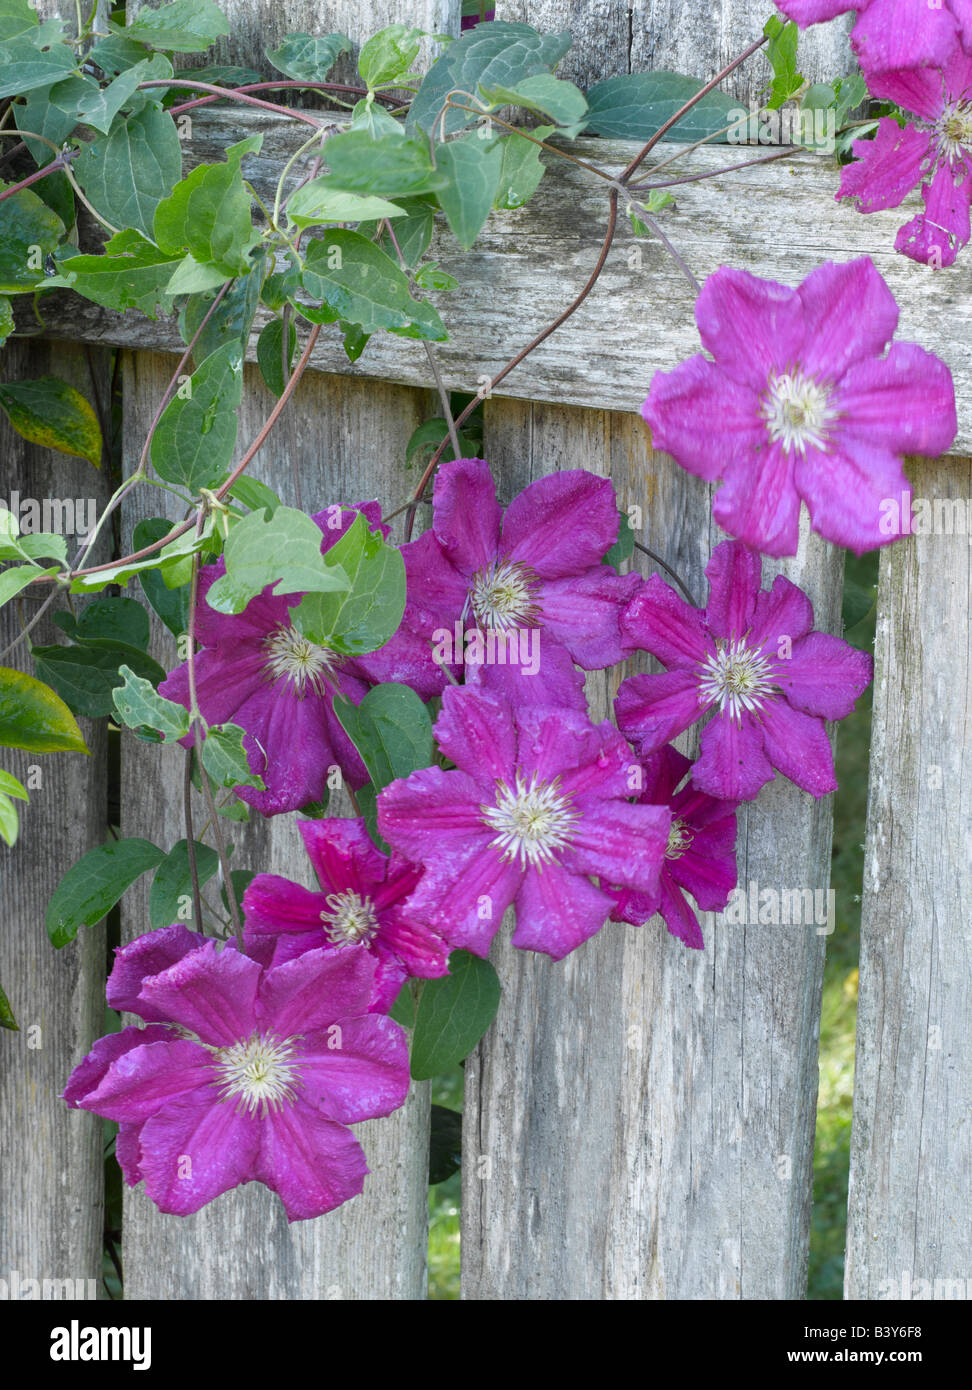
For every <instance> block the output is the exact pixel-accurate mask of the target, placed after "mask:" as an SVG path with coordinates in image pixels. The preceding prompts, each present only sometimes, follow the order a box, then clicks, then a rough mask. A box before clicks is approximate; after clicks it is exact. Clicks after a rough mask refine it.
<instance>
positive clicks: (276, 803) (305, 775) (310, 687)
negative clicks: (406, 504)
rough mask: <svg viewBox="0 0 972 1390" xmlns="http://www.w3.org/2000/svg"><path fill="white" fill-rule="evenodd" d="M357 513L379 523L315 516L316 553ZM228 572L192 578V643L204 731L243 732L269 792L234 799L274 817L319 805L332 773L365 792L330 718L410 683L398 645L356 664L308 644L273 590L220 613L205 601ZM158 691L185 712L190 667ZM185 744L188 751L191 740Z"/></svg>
mask: <svg viewBox="0 0 972 1390" xmlns="http://www.w3.org/2000/svg"><path fill="white" fill-rule="evenodd" d="M358 512H362V513H363V514H364V516H365V518H366V520H367V521H368V524H369V526H371V527H373V528H374V527H377V526H379V525H380V523H381V509H380V507H379V505H378V503H377V502H365V503H362V504H360V505H359V506H357V507H355V508H349V509H347V510H344V511H342V514H341V516H340V518H336V517H335V515H334V509H333V508H330V509H328V510H325V511H322V512H318V513H317V514H316V515H315V516H314V518H313V520H314V521H316V523H317V525H318V526H319V527H320V528H321V533H322V539H321V551H322V553H323V552H326V551H327V550H329V549H330V548H331V546H332V545H334V543H335V542H336V541H337V540H339V539H340V537H341V536H343V535H344V533H345V531H346V530H347V529H348V527H349V526H350V525H351V524H352V522H353V521H354V519H355V517H356V515H357V514H358ZM335 520H338V522H339V524H338V525H334V524H333V523H334V522H335ZM383 529H384V528H383ZM225 572H226V566H225V563H224V562H223V561H222V560H218V561H217V562H216V564H213V565H206V566H205V567H204V568H203V569H202V570H200V573H199V594H198V602H197V605H196V635H197V638H198V640H199V641H200V642H201V643H202V645H203V647H204V650H203V651H200V652H199V653H198V654H197V655H196V657H195V670H196V693H197V697H198V701H199V708H200V711H201V713H202V716H203V718H204V719H205V720H206V722H207V723H208V724H223V723H227V722H229V723H234V724H237V725H239V726H240V727H241V728H242V729H245V730H246V736H245V738H244V740H243V746H244V748H245V749H246V753H247V757H248V759H249V763H250V768H251V771H253V772H256V773H258V774H259V775H260V776H261V777H262V778H263V781H264V784H265V787H266V790H265V791H257V790H256V789H255V788H253V787H245V786H241V787H237V788H236V793H237V795H238V796H239V797H240V798H241V799H242V800H244V801H248V802H249V803H250V805H251V806H254V807H256V809H257V810H258V811H261V812H262V813H263V815H265V816H272V815H277V814H279V813H281V812H284V811H296V810H300V809H301V807H303V806H306V805H308V804H309V803H311V802H317V801H324V800H326V798H327V794H328V789H329V783H328V776H329V773H330V770H331V769H332V768H335V767H336V768H340V770H341V773H342V775H343V776H344V777H345V778H346V779H347V781H348V782H349V783H350V784H351V786H352V787H361V786H363V785H364V783H365V782H367V780H368V774H367V772H366V771H365V767H364V764H363V763H362V761H361V758H360V757H359V755H358V752H357V749H356V748H355V747H354V744H353V743H352V742H351V740H350V739H349V738H348V736H347V734H346V733H345V732H344V730H343V729H342V727H341V724H340V722H339V721H338V718H337V716H336V715H335V713H334V695H335V693H339V694H341V695H344V696H346V697H347V698H348V699H349V700H351V701H352V702H353V703H354V704H358V702H359V701H360V700H361V699H362V698H363V696H364V695H365V694H366V693H367V691H368V690H369V689H370V687H371V686H372V685H374V684H377V683H378V682H380V681H388V680H407V679H408V678H409V676H410V675H411V671H412V666H411V663H410V661H409V658H408V654H407V652H405V651H404V650H403V649H402V647H401V646H400V645H399V644H398V639H397V638H395V637H393V638H392V639H391V641H390V642H388V643H386V644H385V646H384V647H383V648H381V650H380V651H377V652H372V653H369V655H367V656H361V657H355V658H353V659H351V658H348V657H344V656H340V655H339V654H338V653H337V652H333V651H330V650H329V649H328V648H326V647H323V646H320V645H318V644H316V643H314V642H310V641H308V639H307V638H306V637H305V636H304V635H303V634H302V633H300V632H298V631H297V629H296V628H295V627H294V626H293V624H292V623H291V621H290V610H291V608H294V607H295V606H296V605H297V604H298V603H299V602H300V601H301V599H302V598H303V597H304V595H303V594H300V593H296V594H282V595H274V594H273V592H272V589H273V585H269V586H268V587H267V588H266V589H265V590H264V591H263V593H262V594H258V595H257V596H256V597H255V598H253V599H251V600H250V602H249V603H248V604H247V606H246V608H245V609H244V610H243V612H242V613H239V614H236V615H231V614H226V613H218V612H217V611H216V610H215V609H213V608H210V607H209V605H208V604H207V602H206V595H207V593H208V592H209V590H210V588H211V586H212V585H213V584H214V583H215V582H216V580H217V579H219V578H220V576H221V575H223V574H225ZM159 693H160V695H163V696H165V697H166V699H169V700H174V701H175V702H176V703H177V704H181V705H185V707H186V708H187V709H189V708H190V700H189V668H188V663H183V665H181V666H179V667H177V668H176V669H175V670H174V671H172V672H170V674H169V675H168V677H167V678H166V680H164V681H163V682H162V683H161V684H160V685H159ZM184 742H185V743H186V745H187V746H189V745H190V744H191V743H192V737H191V736H190V737H189V738H188V739H186V740H184Z"/></svg>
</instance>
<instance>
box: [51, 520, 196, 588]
mask: <svg viewBox="0 0 972 1390" xmlns="http://www.w3.org/2000/svg"><path fill="white" fill-rule="evenodd" d="M174 529H175V523H172V524H170V525H169V530H174ZM212 534H213V520H212V517H210V518H209V519H208V520H207V521H206V524H205V526H204V527H203V532H202V535H200V536H197V535H196V534H195V533H194V531H192V530H188V531H184V532H183V533H182V535H181V536H178V537H177V538H176V539H175V540H174V541H171V542H170V544H169V545H167V546H164V547H163V548H162V550H161V551H159V552H157V553H156V554H155V555H149V556H148V557H147V558H146V559H144V560H133V561H132V563H131V564H118V565H111V566H109V568H108V569H103V570H98V572H97V573H96V574H87V575H78V577H77V578H76V579H74V580H73V582H72V584H71V593H72V594H93V593H97V592H98V591H99V590H101V589H104V588H105V587H106V586H107V585H109V584H127V583H128V581H129V579H130V578H131V577H132V575H133V574H138V575H141V574H142V572H143V571H145V570H155V569H158V570H159V573H160V574H161V575H162V578H163V579H165V578H166V577H167V576H168V575H170V574H171V573H172V571H173V570H176V571H180V570H181V569H182V567H183V566H184V563H185V559H186V557H187V556H189V555H192V554H194V553H195V552H196V551H197V550H204V549H206V548H207V547H211V546H212V540H211V537H212ZM178 582H179V583H182V582H183V581H182V580H181V579H180V580H179V581H178Z"/></svg>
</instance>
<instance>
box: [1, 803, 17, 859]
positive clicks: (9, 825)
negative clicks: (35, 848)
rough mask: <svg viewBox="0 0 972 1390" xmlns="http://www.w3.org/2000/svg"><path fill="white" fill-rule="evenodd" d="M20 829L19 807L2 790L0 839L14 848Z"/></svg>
mask: <svg viewBox="0 0 972 1390" xmlns="http://www.w3.org/2000/svg"><path fill="white" fill-rule="evenodd" d="M19 831H20V817H19V816H18V814H17V808H16V806H15V805H14V804H13V802H12V801H11V800H10V797H9V796H5V795H4V794H3V792H0V840H5V841H6V843H7V844H8V845H9V846H10V848H11V849H13V847H14V845H15V844H16V843H17V835H18V833H19Z"/></svg>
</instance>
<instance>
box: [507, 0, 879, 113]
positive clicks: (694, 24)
mask: <svg viewBox="0 0 972 1390" xmlns="http://www.w3.org/2000/svg"><path fill="white" fill-rule="evenodd" d="M773 13H775V11H774V10H773V7H772V5H767V4H766V0H497V5H496V18H497V19H514V20H520V21H522V22H524V23H526V24H532V25H533V26H534V28H535V29H539V30H540V31H541V32H544V33H546V32H548V31H550V30H560V29H567V30H569V32H570V33H571V34H572V35H573V38H574V43H573V47H572V48H571V50H570V52H569V53H568V54H567V55H566V57H565V58H564V60H563V62H562V63H561V64H560V66H559V67H558V69H557V76H558V77H565V78H567V79H569V80H570V81H571V82H576V83H577V84H578V86H580V87H583V88H585V89H586V88H587V87H589V86H591V85H592V84H593V83H595V82H599V81H600V80H601V79H602V78H605V77H614V76H616V75H617V74H618V73H627V72H648V71H657V70H659V69H664V70H667V71H669V72H681V73H686V74H687V75H688V76H689V77H699V78H705V79H708V78H710V77H714V76H715V74H716V73H717V72H719V71H720V70H721V69H722V68H724V67H725V66H726V65H727V64H728V63H731V62H732V60H733V58H735V57H737V56H738V55H739V54H740V53H742V52H743V50H744V49H746V48H748V47H749V45H750V44H751V43H752V42H753V41H754V40H755V39H758V38H759V36H760V34H761V33H762V30H763V25H764V24H765V23H766V21H767V19H768V18H769V16H770V14H773ZM850 22H851V16H850V15H844V16H842V17H841V18H839V19H837V20H834V21H833V22H832V23H831V24H819V25H816V26H815V27H814V28H812V29H808V30H806V31H805V32H804V33H803V34H801V36H800V71H801V72H802V73H803V75H804V76H805V77H806V78H807V80H808V81H810V82H821V81H825V80H828V79H830V78H833V77H839V76H840V75H841V74H843V73H845V72H849V71H850V70H851V65H852V63H853V58H852V55H851V51H850V44H849V42H848V37H847V36H848V34H849V32H850ZM771 75H772V74H771V70H770V68H769V65H768V63H767V62H766V60H765V59H764V58H763V57H761V56H756V57H754V58H752V59H750V61H749V62H748V63H746V64H745V65H744V66H743V67H741V68H738V69H737V70H736V72H735V73H733V75H732V76H731V77H730V78H729V80H728V81H727V83H726V88H725V90H726V91H728V92H731V93H732V94H733V95H734V96H738V97H740V98H742V100H743V101H745V102H747V103H748V102H749V100H750V98H753V99H757V100H758V98H759V95H760V93H761V91H762V90H763V88H764V87H765V86H766V85H767V84H768V82H769V80H770V77H771Z"/></svg>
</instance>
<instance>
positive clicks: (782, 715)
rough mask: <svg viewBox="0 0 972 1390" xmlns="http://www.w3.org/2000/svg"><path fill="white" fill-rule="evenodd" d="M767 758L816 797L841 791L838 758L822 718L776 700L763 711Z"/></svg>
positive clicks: (785, 775)
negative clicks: (838, 785) (838, 779)
mask: <svg viewBox="0 0 972 1390" xmlns="http://www.w3.org/2000/svg"><path fill="white" fill-rule="evenodd" d="M763 740H764V747H765V749H766V756H767V757H768V758H769V760H770V762H771V763H772V764H773V766H774V767H775V768H776V770H777V771H778V772H781V773H782V774H783V776H784V777H788V778H789V779H790V781H791V782H795V783H796V785H797V786H798V787H802V788H803V790H804V791H806V792H810V794H811V795H812V796H817V797H820V796H826V794H827V793H828V792H835V791H836V790H837V778H836V777H835V776H834V755H833V752H832V750H831V747H830V740H829V739H828V738H827V730H826V728H825V726H824V722H823V720H822V719H816V718H814V716H813V715H810V714H803V713H802V712H801V711H800V710H795V709H791V708H790V706H789V705H788V704H787V703H786V701H785V700H775V701H774V702H773V703H772V704H771V705H769V706H767V707H766V708H765V709H764V711H763Z"/></svg>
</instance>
